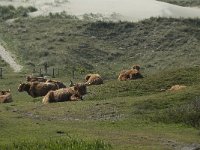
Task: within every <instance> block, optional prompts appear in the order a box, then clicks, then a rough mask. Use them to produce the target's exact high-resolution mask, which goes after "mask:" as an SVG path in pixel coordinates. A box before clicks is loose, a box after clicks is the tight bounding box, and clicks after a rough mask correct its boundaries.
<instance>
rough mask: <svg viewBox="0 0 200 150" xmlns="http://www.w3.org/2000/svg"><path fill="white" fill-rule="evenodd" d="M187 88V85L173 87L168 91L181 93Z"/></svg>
mask: <svg viewBox="0 0 200 150" xmlns="http://www.w3.org/2000/svg"><path fill="white" fill-rule="evenodd" d="M185 88H186V86H185V85H178V84H177V85H173V86H172V87H171V88H170V89H168V90H167V91H180V90H182V89H185Z"/></svg>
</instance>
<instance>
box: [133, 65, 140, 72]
mask: <svg viewBox="0 0 200 150" xmlns="http://www.w3.org/2000/svg"><path fill="white" fill-rule="evenodd" d="M132 69H136V70H138V71H139V70H140V65H133V67H132Z"/></svg>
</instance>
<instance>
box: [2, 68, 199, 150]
mask: <svg viewBox="0 0 200 150" xmlns="http://www.w3.org/2000/svg"><path fill="white" fill-rule="evenodd" d="M199 70H200V69H199V68H185V69H179V70H172V71H168V72H162V73H159V74H156V75H150V76H147V77H145V78H144V79H141V80H135V81H127V82H120V81H116V80H108V81H105V84H103V85H100V86H90V87H88V92H89V94H88V95H86V96H85V97H84V100H83V101H77V102H63V103H55V104H49V105H43V104H42V103H41V101H42V98H35V99H34V98H31V97H30V96H28V95H27V93H18V92H17V86H18V83H19V82H20V81H21V80H23V79H24V76H23V75H20V74H18V75H9V74H8V76H7V77H6V78H4V79H3V80H0V85H4V88H8V87H9V88H11V91H12V94H13V99H14V102H13V103H10V104H1V105H0V112H1V117H0V126H1V132H0V141H1V142H0V146H1V145H2V146H3V145H4V146H5V145H9V146H12V145H11V144H12V143H13V142H15V143H21V142H22V141H30V143H29V142H27V143H28V144H27V143H25V144H24V143H23V142H22V145H32V144H31V143H34V142H35V143H37V144H38V145H40V144H39V143H40V142H42V141H46V142H47V143H51V142H48V141H56V140H58V139H60V138H61V139H63V138H64V139H69V138H72V140H73V139H83V140H84V141H87V142H85V143H86V145H87V143H88V142H91V141H93V143H92V144H95V142H94V140H95V139H96V140H99V141H102V140H103V141H104V142H105V143H103V142H100V145H101V144H102V145H104V146H105V147H107V148H105V149H108V148H109V147H110V146H108V145H107V144H108V143H109V144H111V146H112V148H113V149H130V150H132V149H180V148H184V147H197V146H199V145H198V144H199V143H200V140H199V139H200V138H199V137H200V134H199V127H200V120H199V117H200V112H199V110H200V109H199V108H200V107H199V106H200V105H199V104H200V94H199V92H198V91H199V90H200V86H199V84H198V83H199V82H200V76H199V73H200V71H199ZM59 79H60V80H62V81H64V80H65V79H64V78H59ZM174 84H184V85H186V86H187V88H186V89H184V90H182V91H177V92H170V91H163V90H161V89H168V88H170V87H171V86H172V85H174ZM66 141H68V140H66ZM19 145H20V144H19ZM47 145H48V144H47ZM55 145H56V144H55ZM61 145H62V144H61ZM61 149H62V148H61ZM97 149H98V148H97Z"/></svg>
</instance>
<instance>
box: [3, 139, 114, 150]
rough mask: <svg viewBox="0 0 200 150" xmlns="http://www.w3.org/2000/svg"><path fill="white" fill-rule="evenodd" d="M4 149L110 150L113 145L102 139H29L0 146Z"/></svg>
mask: <svg viewBox="0 0 200 150" xmlns="http://www.w3.org/2000/svg"><path fill="white" fill-rule="evenodd" d="M0 148H1V149H4V150H6V149H7V150H38V149H42V150H43V149H45V150H64V149H65V150H108V149H111V146H110V145H108V144H105V143H103V142H102V141H95V142H92V143H89V142H85V141H82V140H77V139H71V138H68V139H67V138H65V139H62V138H61V139H58V140H55V139H53V140H42V141H27V140H24V141H23V142H18V141H17V142H15V143H13V144H11V145H4V146H0Z"/></svg>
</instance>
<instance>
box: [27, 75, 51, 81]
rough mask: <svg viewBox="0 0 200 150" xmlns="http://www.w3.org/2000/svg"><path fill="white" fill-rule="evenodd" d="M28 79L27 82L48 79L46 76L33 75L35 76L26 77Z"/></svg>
mask: <svg viewBox="0 0 200 150" xmlns="http://www.w3.org/2000/svg"><path fill="white" fill-rule="evenodd" d="M26 81H27V82H36V81H38V82H46V81H47V79H45V78H44V77H33V76H27V77H26Z"/></svg>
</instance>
